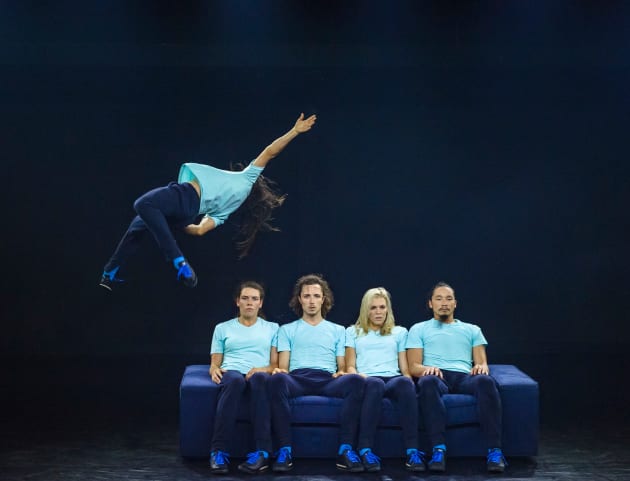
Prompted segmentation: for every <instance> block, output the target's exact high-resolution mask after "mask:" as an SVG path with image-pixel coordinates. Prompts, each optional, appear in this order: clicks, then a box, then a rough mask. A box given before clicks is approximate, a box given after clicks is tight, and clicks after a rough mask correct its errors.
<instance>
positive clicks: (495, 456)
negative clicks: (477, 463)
mask: <svg viewBox="0 0 630 481" xmlns="http://www.w3.org/2000/svg"><path fill="white" fill-rule="evenodd" d="M501 461H503V462H504V463H505V464H507V463H506V461H505V458H504V457H503V452H502V451H501V450H500V449H493V450H492V451H490V452H489V453H488V462H489V463H500V462H501Z"/></svg>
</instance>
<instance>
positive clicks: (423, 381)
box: [417, 376, 440, 389]
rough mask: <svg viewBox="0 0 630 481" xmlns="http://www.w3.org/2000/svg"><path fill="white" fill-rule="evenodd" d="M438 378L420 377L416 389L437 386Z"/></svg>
mask: <svg viewBox="0 0 630 481" xmlns="http://www.w3.org/2000/svg"><path fill="white" fill-rule="evenodd" d="M439 379H440V378H439V377H437V376H422V377H419V378H418V381H417V385H418V389H430V388H434V387H437V386H438V381H439Z"/></svg>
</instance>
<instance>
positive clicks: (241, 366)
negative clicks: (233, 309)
mask: <svg viewBox="0 0 630 481" xmlns="http://www.w3.org/2000/svg"><path fill="white" fill-rule="evenodd" d="M278 328H279V326H278V324H277V323H275V322H269V321H265V320H264V319H261V318H260V317H259V318H258V319H256V323H255V324H252V325H251V326H245V325H243V324H241V323H240V322H238V318H234V319H230V320H229V321H225V322H221V323H219V324H217V326H216V327H215V328H214V334H212V345H211V347H210V354H223V362H222V363H221V369H227V370H228V371H239V372H241V373H243V374H247V373H248V372H249V370H250V369H251V368H253V367H264V366H268V365H269V355H270V352H271V347H272V346H275V345H276V344H277V342H278V337H277V336H278Z"/></svg>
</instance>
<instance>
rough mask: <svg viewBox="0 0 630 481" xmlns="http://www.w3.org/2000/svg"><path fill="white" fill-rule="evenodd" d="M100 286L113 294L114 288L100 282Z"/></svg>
mask: <svg viewBox="0 0 630 481" xmlns="http://www.w3.org/2000/svg"><path fill="white" fill-rule="evenodd" d="M98 285H99V286H101V287H102V288H104V289H107V290H108V291H109V292H112V288H111V287H109V286H108V285H107V284H103V283H102V282H99V283H98Z"/></svg>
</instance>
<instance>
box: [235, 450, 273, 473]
mask: <svg viewBox="0 0 630 481" xmlns="http://www.w3.org/2000/svg"><path fill="white" fill-rule="evenodd" d="M238 469H239V471H243V472H244V473H249V474H258V473H262V472H264V471H266V470H267V469H269V454H268V453H266V452H265V451H254V452H253V453H249V454H248V455H247V460H246V461H245V462H244V463H241V464H239V465H238Z"/></svg>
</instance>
